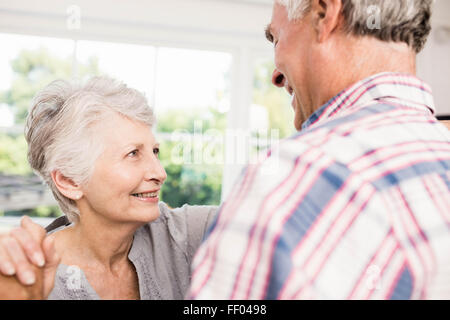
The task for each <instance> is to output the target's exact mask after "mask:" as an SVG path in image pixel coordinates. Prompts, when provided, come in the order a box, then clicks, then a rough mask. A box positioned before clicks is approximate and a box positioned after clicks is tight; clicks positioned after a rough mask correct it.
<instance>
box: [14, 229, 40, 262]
mask: <svg viewBox="0 0 450 320" xmlns="http://www.w3.org/2000/svg"><path fill="white" fill-rule="evenodd" d="M10 235H11V236H12V237H14V238H15V239H16V240H17V241H18V242H19V244H20V245H21V246H22V248H23V249H24V250H25V254H26V255H27V257H28V259H29V260H30V261H31V262H33V263H34V264H35V265H36V266H38V267H43V266H44V264H45V259H44V253H43V252H42V249H41V246H40V244H39V243H36V241H35V240H34V239H33V238H32V237H31V235H30V234H29V232H28V231H27V230H26V229H24V228H15V229H13V230H11V232H10Z"/></svg>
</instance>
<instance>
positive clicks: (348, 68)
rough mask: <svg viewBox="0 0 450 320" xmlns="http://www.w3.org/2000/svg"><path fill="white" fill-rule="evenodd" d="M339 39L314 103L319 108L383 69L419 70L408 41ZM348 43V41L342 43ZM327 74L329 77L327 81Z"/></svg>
mask: <svg viewBox="0 0 450 320" xmlns="http://www.w3.org/2000/svg"><path fill="white" fill-rule="evenodd" d="M347 37H348V38H347V39H346V41H341V42H338V43H336V46H335V47H334V48H333V50H334V54H333V57H334V59H330V60H328V61H329V62H328V64H327V68H326V69H327V74H328V75H326V74H322V76H323V78H322V79H321V81H322V83H327V86H321V87H318V88H319V89H318V90H317V91H316V95H315V99H314V106H315V108H316V110H317V109H318V108H319V107H320V106H322V105H323V104H324V103H326V102H327V101H328V100H330V99H331V98H332V97H334V96H335V95H337V94H338V93H339V92H341V91H342V90H345V89H346V88H348V87H350V86H351V85H353V84H355V83H356V82H358V81H361V80H363V79H366V78H368V77H370V76H372V75H375V74H378V73H381V72H398V73H409V74H413V75H415V73H416V59H415V57H416V56H415V53H414V52H413V51H412V50H411V49H410V48H409V47H408V46H407V45H406V44H405V43H393V42H391V43H387V42H383V41H380V40H377V39H375V38H372V37H358V38H356V37H352V36H347ZM342 44H344V45H342ZM324 78H327V79H328V80H327V81H326V82H323V81H324Z"/></svg>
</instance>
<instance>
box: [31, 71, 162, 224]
mask: <svg viewBox="0 0 450 320" xmlns="http://www.w3.org/2000/svg"><path fill="white" fill-rule="evenodd" d="M114 112H115V113H118V114H120V115H122V116H124V117H127V118H129V119H131V120H135V121H140V122H143V123H145V124H146V125H148V126H149V127H151V126H153V124H154V122H155V119H154V115H153V111H152V109H151V108H150V107H149V106H148V104H147V100H146V98H145V97H144V95H143V94H142V93H140V92H138V91H137V90H135V89H131V88H128V87H127V86H126V85H125V84H123V83H122V82H119V81H117V80H114V79H111V78H108V77H94V78H92V79H90V80H88V81H87V82H86V83H85V84H84V85H82V84H79V83H76V82H70V81H64V80H56V81H54V82H52V83H50V84H49V85H48V86H46V87H45V88H44V89H42V90H41V91H40V92H38V93H37V94H36V96H35V97H34V99H33V101H32V104H31V109H30V112H29V115H28V118H27V123H26V126H25V138H26V140H27V143H28V162H29V163H30V165H31V167H32V168H33V170H34V171H35V172H36V173H37V174H38V175H40V176H41V178H42V179H43V180H44V181H45V182H46V183H47V184H48V186H49V187H50V189H51V190H52V192H53V195H54V197H55V199H56V200H57V201H58V203H59V205H60V207H61V210H62V211H63V212H64V213H65V214H66V216H67V217H68V218H69V220H70V221H74V222H77V221H78V219H79V210H78V208H77V206H76V203H75V201H73V200H72V199H69V198H67V197H65V196H64V195H63V194H62V193H61V192H60V191H59V190H58V188H57V187H56V185H55V184H54V182H53V180H52V177H51V173H52V171H55V170H58V171H60V172H61V173H62V174H63V175H64V176H65V177H67V178H69V179H71V180H72V181H73V182H74V183H76V184H77V185H83V184H85V183H87V182H88V181H89V179H90V177H91V175H92V172H93V169H94V163H95V161H96V160H97V158H98V157H99V156H100V154H101V153H102V151H103V146H102V144H101V142H100V141H99V136H100V135H99V134H98V133H96V131H95V130H96V124H97V123H99V122H101V121H107V119H108V117H109V116H110V115H111V114H113V113H114Z"/></svg>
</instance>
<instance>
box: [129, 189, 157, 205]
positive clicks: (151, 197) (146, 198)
mask: <svg viewBox="0 0 450 320" xmlns="http://www.w3.org/2000/svg"><path fill="white" fill-rule="evenodd" d="M158 194H159V190H158V191H154V192H144V193H132V194H131V195H132V196H133V197H135V198H136V199H137V200H140V201H143V202H159V197H158Z"/></svg>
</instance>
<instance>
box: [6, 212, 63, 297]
mask: <svg viewBox="0 0 450 320" xmlns="http://www.w3.org/2000/svg"><path fill="white" fill-rule="evenodd" d="M60 260H61V259H60V257H59V256H58V255H57V253H56V251H55V248H54V244H53V237H47V236H46V232H45V229H44V228H42V227H41V226H39V225H38V224H36V223H34V222H32V221H31V219H30V218H28V217H26V216H25V217H24V218H23V219H22V221H21V226H20V227H19V228H16V229H13V230H12V231H11V232H9V233H8V234H6V235H2V236H0V299H2V298H3V299H39V298H40V299H43V298H47V296H48V295H49V294H50V291H51V290H52V288H53V285H54V281H55V273H56V269H57V267H58V265H59V262H60ZM13 276H14V277H13Z"/></svg>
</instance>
